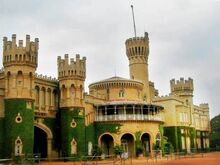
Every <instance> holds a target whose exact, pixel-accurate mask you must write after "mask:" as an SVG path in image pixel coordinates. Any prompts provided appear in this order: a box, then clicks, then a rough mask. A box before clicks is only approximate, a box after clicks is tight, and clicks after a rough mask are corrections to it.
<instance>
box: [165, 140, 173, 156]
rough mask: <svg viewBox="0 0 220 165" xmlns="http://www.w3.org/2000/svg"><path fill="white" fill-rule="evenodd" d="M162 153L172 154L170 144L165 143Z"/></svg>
mask: <svg viewBox="0 0 220 165" xmlns="http://www.w3.org/2000/svg"><path fill="white" fill-rule="evenodd" d="M164 152H165V153H166V154H171V153H173V152H174V148H173V145H172V143H170V142H166V143H165V144H164Z"/></svg>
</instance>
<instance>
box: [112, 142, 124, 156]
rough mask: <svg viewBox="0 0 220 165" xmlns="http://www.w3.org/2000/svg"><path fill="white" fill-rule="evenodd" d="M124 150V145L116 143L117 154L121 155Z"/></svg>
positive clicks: (115, 150) (115, 151)
mask: <svg viewBox="0 0 220 165" xmlns="http://www.w3.org/2000/svg"><path fill="white" fill-rule="evenodd" d="M123 152H124V151H123V149H122V147H121V146H120V145H119V144H116V145H115V146H114V153H115V155H121V154H122V153H123Z"/></svg>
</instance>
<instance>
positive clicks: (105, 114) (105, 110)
mask: <svg viewBox="0 0 220 165" xmlns="http://www.w3.org/2000/svg"><path fill="white" fill-rule="evenodd" d="M105 120H107V106H105Z"/></svg>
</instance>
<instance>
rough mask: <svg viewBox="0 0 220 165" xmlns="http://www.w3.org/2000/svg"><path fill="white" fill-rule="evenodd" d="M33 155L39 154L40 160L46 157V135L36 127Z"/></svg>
mask: <svg viewBox="0 0 220 165" xmlns="http://www.w3.org/2000/svg"><path fill="white" fill-rule="evenodd" d="M34 153H40V155H41V158H46V157H47V134H46V132H44V131H43V130H42V129H40V128H38V127H34Z"/></svg>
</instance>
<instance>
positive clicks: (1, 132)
mask: <svg viewBox="0 0 220 165" xmlns="http://www.w3.org/2000/svg"><path fill="white" fill-rule="evenodd" d="M3 122H4V118H0V159H1V158H3V142H4V137H3V135H4V129H3Z"/></svg>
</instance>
